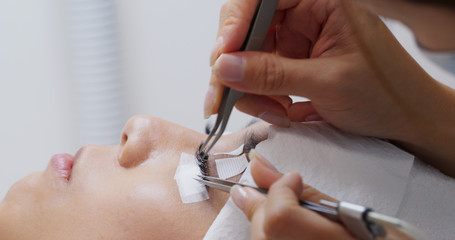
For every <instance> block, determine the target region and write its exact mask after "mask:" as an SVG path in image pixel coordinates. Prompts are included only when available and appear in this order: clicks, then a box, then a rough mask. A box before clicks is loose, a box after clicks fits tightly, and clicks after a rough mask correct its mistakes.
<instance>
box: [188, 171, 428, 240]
mask: <svg viewBox="0 0 455 240" xmlns="http://www.w3.org/2000/svg"><path fill="white" fill-rule="evenodd" d="M198 177H199V178H194V180H196V181H198V182H200V183H202V184H205V185H206V186H208V187H211V188H215V189H218V190H222V191H225V192H230V191H231V188H232V187H233V186H234V185H239V186H242V187H249V188H253V189H256V190H257V191H259V192H261V193H263V194H265V195H267V193H268V191H267V190H265V189H261V188H257V187H253V186H248V185H246V184H242V183H236V182H232V181H228V180H223V179H220V178H216V177H209V176H202V175H198ZM299 204H300V206H302V207H304V208H307V209H310V210H312V211H314V212H317V213H319V214H320V215H321V216H323V217H326V218H327V219H329V220H332V221H335V222H338V223H341V224H343V225H344V226H345V227H346V229H347V230H348V231H349V232H351V233H352V234H353V235H354V236H356V237H358V238H359V239H363V240H374V239H376V238H377V237H379V238H385V237H388V236H392V238H393V237H396V236H401V237H403V236H406V237H405V238H404V239H416V240H417V239H428V237H427V236H425V234H423V233H422V232H421V231H420V230H419V229H418V228H416V227H415V226H413V225H412V224H410V223H408V222H405V221H403V220H401V219H398V218H395V217H390V216H387V215H384V214H380V213H377V212H375V211H373V210H372V209H371V208H367V207H364V206H361V205H357V204H353V203H349V202H344V201H341V202H338V203H334V202H331V201H327V200H320V204H317V203H313V202H310V201H304V200H299ZM397 232H399V234H398V235H397ZM403 234H404V235H403ZM400 239H401V238H400Z"/></svg>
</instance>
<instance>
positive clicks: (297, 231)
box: [264, 172, 305, 239]
mask: <svg viewBox="0 0 455 240" xmlns="http://www.w3.org/2000/svg"><path fill="white" fill-rule="evenodd" d="M302 191H303V183H302V178H301V177H300V175H299V174H298V173H296V172H291V173H287V174H285V175H283V177H281V178H280V179H279V180H277V181H276V182H275V183H274V184H272V186H271V188H270V189H269V193H268V199H267V202H266V205H265V221H264V232H265V233H266V235H267V236H268V237H269V238H271V239H298V238H299V237H302V236H301V234H302V229H301V227H300V226H298V225H299V223H295V222H292V220H293V218H294V217H293V216H292V215H295V214H296V213H298V214H305V212H303V213H302V211H301V210H302V209H301V207H300V205H299V198H298V196H300V195H301V193H302ZM292 230H294V232H293V231H292ZM299 235H300V236H299ZM284 237H286V238H284Z"/></svg>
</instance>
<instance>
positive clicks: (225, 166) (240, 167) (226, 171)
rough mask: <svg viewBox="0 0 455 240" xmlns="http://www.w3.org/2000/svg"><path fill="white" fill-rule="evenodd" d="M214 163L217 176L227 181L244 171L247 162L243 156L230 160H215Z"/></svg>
mask: <svg viewBox="0 0 455 240" xmlns="http://www.w3.org/2000/svg"><path fill="white" fill-rule="evenodd" d="M215 162H216V170H217V171H218V176H219V178H221V179H228V178H230V177H233V176H236V175H239V174H240V173H242V172H243V171H245V169H246V167H247V166H248V160H247V159H246V156H245V154H242V155H240V156H237V157H232V158H223V159H217V160H215Z"/></svg>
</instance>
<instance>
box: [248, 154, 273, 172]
mask: <svg viewBox="0 0 455 240" xmlns="http://www.w3.org/2000/svg"><path fill="white" fill-rule="evenodd" d="M248 158H249V159H250V160H253V159H255V160H257V161H258V162H259V163H261V164H262V165H264V166H265V167H267V168H270V169H272V170H273V171H275V172H278V169H276V168H275V166H273V164H272V163H270V162H269V161H267V159H265V158H264V157H262V156H260V155H259V154H258V153H257V152H256V150H254V149H251V150H250V153H249V154H248Z"/></svg>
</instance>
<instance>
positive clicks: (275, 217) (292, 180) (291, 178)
mask: <svg viewBox="0 0 455 240" xmlns="http://www.w3.org/2000/svg"><path fill="white" fill-rule="evenodd" d="M250 159H251V160H252V163H251V173H252V175H253V178H254V180H255V182H256V183H257V184H258V186H259V187H262V188H265V189H269V193H268V196H267V197H266V196H264V195H263V194H261V193H259V192H258V191H256V190H254V189H252V188H242V187H234V188H233V189H232V190H231V197H232V199H233V200H234V202H235V204H236V205H237V206H238V207H239V208H240V209H241V210H242V211H243V212H244V213H245V215H246V216H247V217H248V220H250V222H251V230H250V231H251V239H254V240H259V239H260V240H265V239H280V240H282V239H292V240H294V239H322V240H323V239H349V240H352V239H354V237H352V236H351V234H350V233H349V232H348V231H347V230H346V229H345V228H344V227H343V226H342V225H339V224H337V223H335V222H332V221H330V220H328V219H326V218H324V217H322V216H320V215H319V214H317V213H315V212H313V211H311V210H308V209H305V208H303V207H301V206H300V205H299V203H298V200H299V198H300V199H303V200H308V201H313V202H319V200H320V199H327V200H332V201H333V199H331V198H330V197H327V196H325V195H323V194H322V193H320V192H318V191H317V190H315V189H313V188H311V187H309V186H304V185H303V184H302V179H301V178H300V176H299V174H298V173H296V172H291V173H287V174H285V175H282V174H281V173H279V172H277V171H276V170H275V168H274V167H273V166H272V165H270V163H268V162H267V161H266V160H264V159H262V158H261V157H259V156H258V155H257V154H255V153H254V152H253V153H252V154H250Z"/></svg>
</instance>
